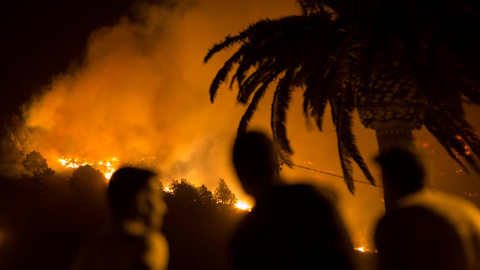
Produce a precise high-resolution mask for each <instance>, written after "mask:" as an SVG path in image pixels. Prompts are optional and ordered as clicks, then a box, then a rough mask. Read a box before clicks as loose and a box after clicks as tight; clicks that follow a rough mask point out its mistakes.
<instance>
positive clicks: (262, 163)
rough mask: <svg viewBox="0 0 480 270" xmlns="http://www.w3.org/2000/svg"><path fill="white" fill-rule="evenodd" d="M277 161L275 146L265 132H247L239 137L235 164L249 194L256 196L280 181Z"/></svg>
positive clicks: (235, 152) (234, 152)
mask: <svg viewBox="0 0 480 270" xmlns="http://www.w3.org/2000/svg"><path fill="white" fill-rule="evenodd" d="M277 162H278V161H277V155H276V151H275V147H274V145H273V143H272V141H271V140H270V139H269V138H268V137H267V136H266V135H265V134H263V133H260V132H247V133H245V134H242V135H240V136H238V137H237V139H236V141H235V145H234V147H233V165H234V166H235V170H236V172H237V175H238V178H239V179H240V182H241V183H242V186H243V188H244V189H245V191H246V192H247V193H248V194H250V195H252V196H254V197H256V196H258V195H259V194H260V193H261V192H262V191H263V190H265V189H267V188H269V187H271V186H272V185H274V184H275V183H276V182H277V181H278V179H277V177H276V175H277V174H276V172H275V170H276V163H277Z"/></svg>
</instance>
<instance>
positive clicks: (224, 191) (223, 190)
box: [214, 178, 237, 206]
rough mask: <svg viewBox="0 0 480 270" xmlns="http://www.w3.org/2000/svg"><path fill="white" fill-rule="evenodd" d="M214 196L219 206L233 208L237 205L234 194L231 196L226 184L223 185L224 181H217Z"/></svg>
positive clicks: (231, 193)
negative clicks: (230, 206)
mask: <svg viewBox="0 0 480 270" xmlns="http://www.w3.org/2000/svg"><path fill="white" fill-rule="evenodd" d="M214 196H215V200H217V202H218V203H220V204H224V205H232V206H233V205H235V204H236V203H237V198H236V197H235V194H233V192H232V191H231V190H230V188H229V187H228V185H227V183H225V180H224V179H222V178H220V180H219V181H218V186H217V188H216V189H215V193H214Z"/></svg>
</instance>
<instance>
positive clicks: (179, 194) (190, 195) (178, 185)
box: [169, 179, 200, 205]
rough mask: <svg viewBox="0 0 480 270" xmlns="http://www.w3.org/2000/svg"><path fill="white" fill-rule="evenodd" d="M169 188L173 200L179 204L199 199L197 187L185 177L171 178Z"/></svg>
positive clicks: (191, 202)
mask: <svg viewBox="0 0 480 270" xmlns="http://www.w3.org/2000/svg"><path fill="white" fill-rule="evenodd" d="M169 188H170V190H172V191H173V192H172V195H173V197H174V198H175V201H176V202H179V203H181V204H184V205H192V204H193V203H195V202H198V201H199V199H200V197H199V193H198V190H197V188H196V187H195V186H194V185H193V184H192V183H190V182H188V181H187V179H181V180H180V181H178V180H173V182H172V183H171V184H170V185H169Z"/></svg>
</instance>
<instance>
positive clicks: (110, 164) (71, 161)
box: [57, 157, 118, 179]
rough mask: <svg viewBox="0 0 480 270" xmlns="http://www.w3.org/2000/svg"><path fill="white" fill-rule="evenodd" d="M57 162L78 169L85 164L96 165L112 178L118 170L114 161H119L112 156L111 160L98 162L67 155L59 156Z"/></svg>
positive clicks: (107, 176) (95, 166)
mask: <svg viewBox="0 0 480 270" xmlns="http://www.w3.org/2000/svg"><path fill="white" fill-rule="evenodd" d="M57 162H58V163H59V164H61V165H62V166H64V167H66V168H72V169H76V168H78V167H80V166H85V165H90V166H92V167H94V168H95V169H98V170H99V171H101V172H102V173H103V175H104V176H105V178H107V179H110V178H111V177H112V174H113V173H114V172H115V170H116V166H115V165H114V163H115V164H116V163H118V159H117V158H115V157H114V158H112V159H111V160H110V161H105V160H104V161H98V162H88V161H80V160H79V159H75V158H66V157H60V158H58V160H57Z"/></svg>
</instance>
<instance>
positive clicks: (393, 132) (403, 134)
mask: <svg viewBox="0 0 480 270" xmlns="http://www.w3.org/2000/svg"><path fill="white" fill-rule="evenodd" d="M376 133H377V142H378V149H379V154H380V155H382V154H385V153H387V152H388V151H390V150H392V149H413V148H414V147H415V144H414V139H413V130H412V129H387V130H377V131H376ZM382 175H383V174H382ZM382 182H383V196H384V197H383V198H384V201H385V210H386V211H387V212H388V211H389V210H390V209H392V204H393V200H394V197H395V195H393V194H394V191H393V190H392V189H391V187H389V186H388V183H386V182H387V181H385V178H384V176H382Z"/></svg>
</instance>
